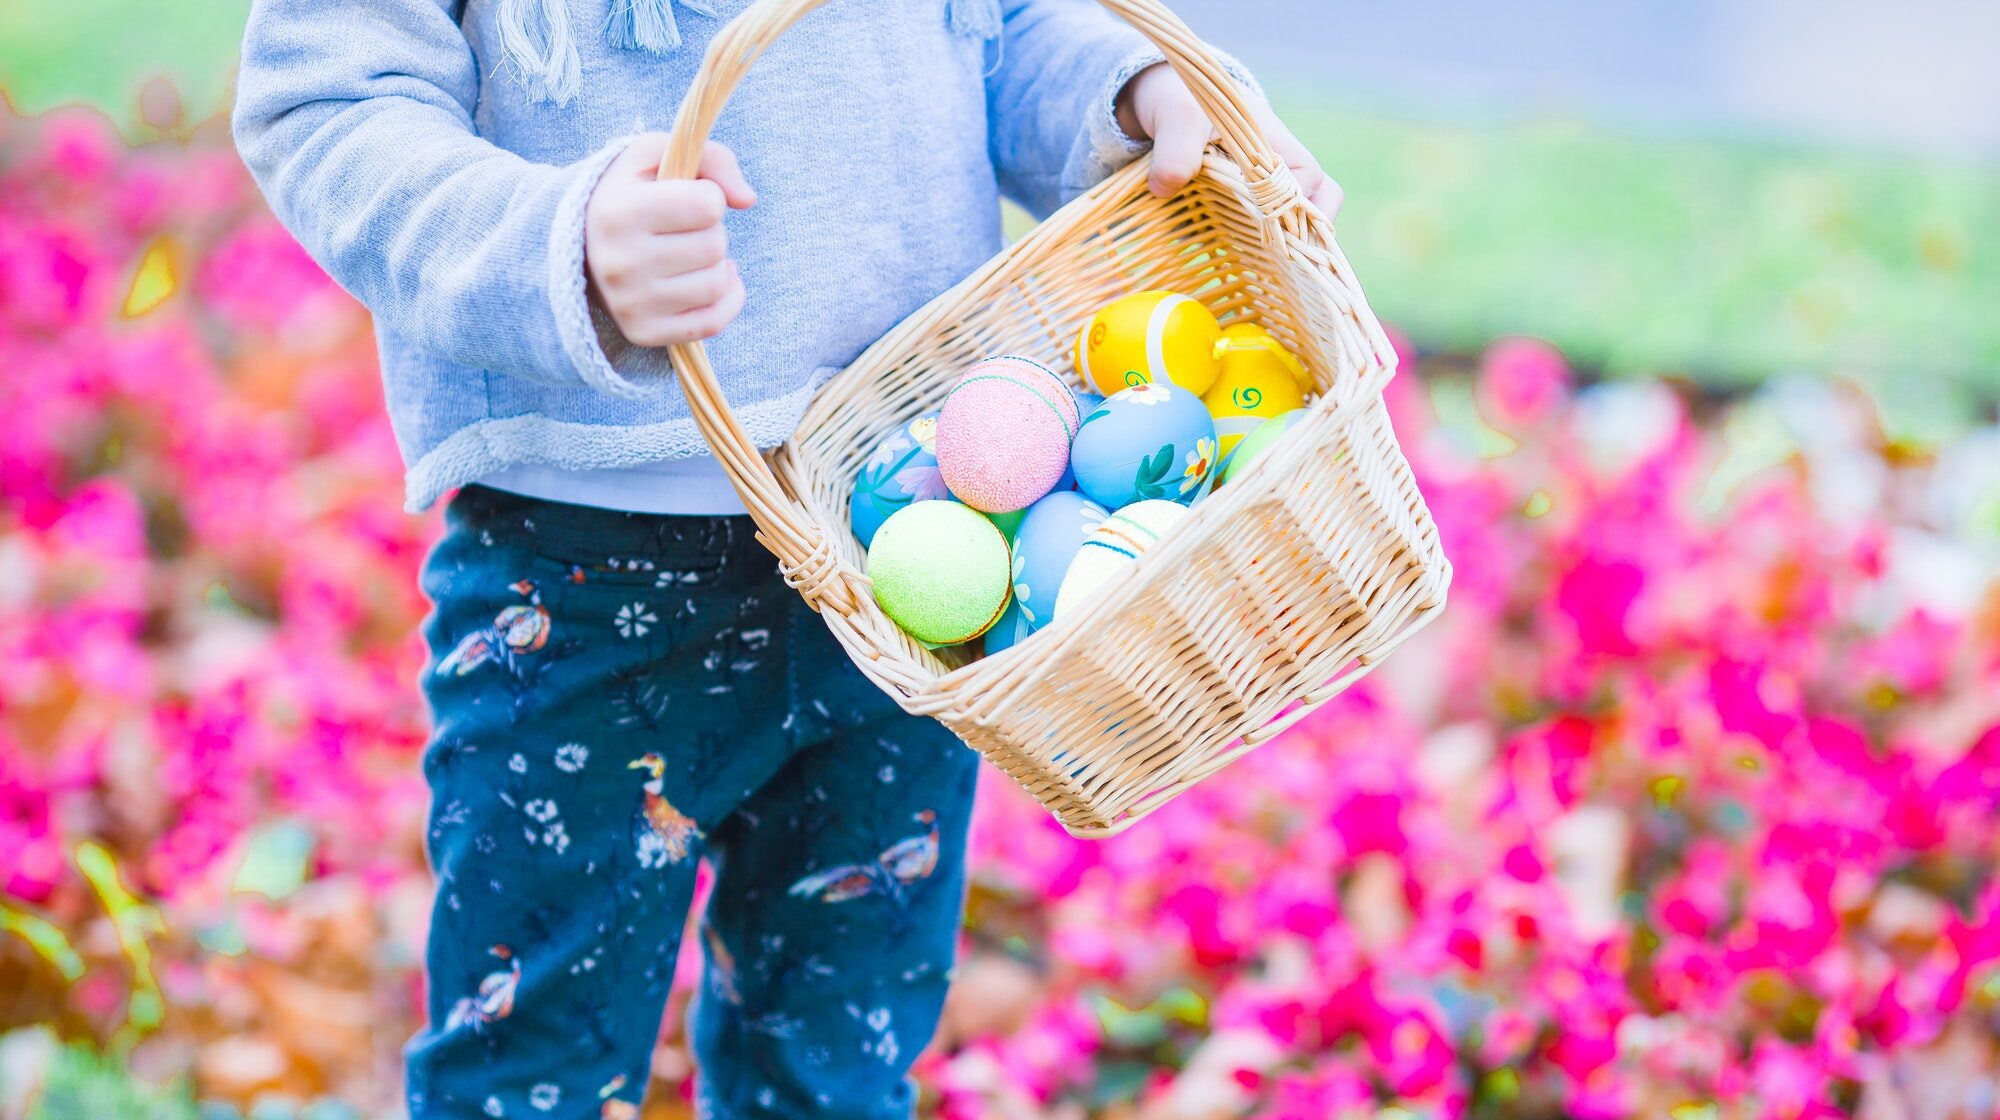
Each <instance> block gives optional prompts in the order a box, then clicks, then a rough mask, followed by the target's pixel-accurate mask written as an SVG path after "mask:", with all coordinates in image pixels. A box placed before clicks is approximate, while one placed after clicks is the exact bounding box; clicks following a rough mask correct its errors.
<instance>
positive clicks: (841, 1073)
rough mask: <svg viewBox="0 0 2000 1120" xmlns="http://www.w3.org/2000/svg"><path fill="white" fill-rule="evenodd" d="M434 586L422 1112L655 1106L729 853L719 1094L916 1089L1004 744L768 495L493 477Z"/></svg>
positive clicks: (414, 1096) (716, 988)
mask: <svg viewBox="0 0 2000 1120" xmlns="http://www.w3.org/2000/svg"><path fill="white" fill-rule="evenodd" d="M424 589H425V591H426V593H427V594H428V595H429V596H430V597H431V599H432V601H433V602H434V603H435V604H436V610H435V612H434V613H433V614H432V616H431V619H430V621H429V622H428V624H427V628H426V637H427V639H428V641H429V643H430V649H431V660H430V663H429V665H428V666H427V667H426V670H425V677H424V686H425V692H426V695H427V697H428V699H429V702H430V706H431V711H432V716H433V720H434V727H435V730H434V732H433V736H432V740H431V743H430V745H429V748H428V750H427V752H426V754H425V758H424V771H425V776H426V777H427V779H428V780H429V782H430V788H431V796H432V805H431V814H430V827H429V832H428V834H427V843H428V847H429V852H430V857H431V863H432V866H433V868H434V869H435V871H436V874H437V879H438V883H437V900H436V905H435V908H434V911H433V916H432V922H431V931H430V946H429V953H428V971H429V1009H430V1024H429V1026H428V1027H427V1028H426V1029H425V1030H424V1031H423V1033H421V1034H420V1035H418V1036H417V1037H416V1038H415V1039H414V1040H412V1041H411V1043H410V1047H409V1051H408V1059H409V1071H408V1072H409V1101H410V1112H411V1116H412V1117H413V1118H414V1120H430V1118H451V1120H459V1118H478V1117H515V1118H528V1120H535V1118H540V1117H575V1118H584V1117H590V1118H612V1120H630V1118H633V1117H636V1116H637V1115H638V1113H639V1110H638V1103H639V1099H640V1096H641V1094H642V1093H643V1092H644V1089H645V1086H646V1082H647V1071H648V1067H649V1064H650V1059H651V1055H652V1051H653V1046H654V1042H655V1040H656V1038H657V1037H658V1035H659V1028H660V1019H661V1014H662V1011H663V1008H664V1006H665V1003H666V999H667V993H668V989H669V987H670V985H671V984H672V980H673V975H674V959H675V955H676V953H677V952H678V951H679V949H680V941H681V932H682V930H683V928H684V926H685V923H686V917H687V912H688V908H689V905H690V902H691V900H692V898H693V895H694V891H695V867H696V863H697V862H698V861H699V860H702V859H707V860H708V861H709V862H710V864H711V866H712V868H713V869H714V872H715V886H714V892H713V896H712V898H711V900H710V902H709V905H708V909H707V913H706V917H705V919H704V920H703V922H702V924H701V927H700V928H701V940H702V942H703V945H702V949H703V951H704V954H705V969H704V979H703V982H702V986H701V989H700V992H699V993H698V995H697V997H696V1000H695V1007H694V1012H693V1020H694V1023H693V1030H692V1035H693V1039H694V1044H695V1051H696V1057H697V1059H698V1061H699V1063H700V1068H701V1074H700V1078H699V1084H700V1089H699V1099H698V1104H699V1105H700V1108H701V1113H702V1115H704V1116H708V1117H714V1118H716V1120H731V1118H735V1117H779V1116H783V1117H794V1118H796V1117H817V1116H827V1117H868V1118H875V1117H907V1116H909V1115H910V1114H911V1112H912V1109H913V1103H914V1100H913V1097H914V1094H913V1090H912V1089H911V1087H910V1085H909V1083H908V1080H907V1078H906V1073H907V1070H908V1068H909V1065H910V1063H911V1061H912V1060H913V1059H914V1058H915V1057H916V1055H917V1053H918V1051H920V1050H922V1049H923V1047H924V1045H925V1043H926V1042H928V1041H929V1039H930V1036H931V1033H932V1031H933V1029H934V1028H935V1026H936V1021H937V1016H938V1012H939V1009H940V1007H941V1006H942V1003H943V1000H944V993H945V987H946V985H947V983H948V982H949V979H950V975H951V969H952V955H953V951H954V948H955V944H956V935H957V932H958V928H959V922H960V912H961V909H962V907H963V904H964V890H965V872H964V862H963V854H964V845H965V832H966V825H967V819H968V817H969V816H970V814H971V810H972V796H973V785H974V779H975V765H976V756H975V755H974V754H973V753H972V752H971V751H969V750H967V749H966V748H965V747H964V746H963V745H962V744H960V743H959V742H958V740H957V739H955V738H954V737H952V736H951V734H950V733H949V732H947V731H945V730H944V729H943V728H942V727H940V726H938V725H937V724H936V723H934V722H932V721H929V720H920V719H915V718H912V717H910V716H907V715H905V714H904V713H903V712H902V711H901V710H900V709H898V708H897V707H896V706H895V704H894V703H893V702H892V701H890V700H889V699H888V697H886V696H884V695H883V694H882V693H881V692H880V691H879V690H878V689H876V688H875V687H874V686H873V685H872V684H870V683H869V682H868V681H867V680H866V678H864V677H863V676H862V675H861V674H860V673H859V671H858V670H856V669H855V668H854V666H853V665H852V664H851V663H850V662H849V661H848V659H847V657H846V655H845V654H844V653H843V652H842V651H841V650H840V648H839V646H838V645H837V644H836V643H835V642H834V640H833V637H832V635H831V634H829V633H828V632H827V630H826V627H825V626H824V625H823V624H822V623H821V622H820V621H819V619H818V618H817V617H815V616H814V615H813V614H812V613H811V611H809V610H808V609H806V607H805V605H804V604H803V602H801V601H800V600H799V598H798V596H797V595H795V594H794V593H792V592H791V591H790V590H789V589H788V588H786V586H785V584H784V582H783V581H782V580H781V579H780V578H779V576H778V574H777V571H776V562H775V561H774V560H773V559H772V558H771V556H770V555H769V554H768V553H766V552H765V551H764V550H763V548H762V547H761V546H760V545H758V544H757V543H756V542H755V541H754V540H753V539H752V530H751V526H750V522H749V519H748V518H720V517H657V516H646V515H639V514H621V513H612V512H607V511H602V510H591V509H585V508H582V507H577V506H566V505H558V504H555V503H549V502H540V501H535V500H531V499H527V498H520V497H516V496H513V495H508V494H502V493H500V492H498V491H493V490H487V489H482V488H479V487H473V488H470V489H468V490H466V491H464V492H463V493H462V494H460V495H459V497H458V498H457V499H456V500H455V501H454V502H453V503H452V504H451V507H450V509H449V511H448V513H447V527H446V532H445V536H444V539H443V540H442V541H441V542H440V543H439V544H438V546H437V548H436V550H435V551H434V552H433V553H432V555H431V557H430V559H429V560H428V562H427V564H426V566H425V569H424Z"/></svg>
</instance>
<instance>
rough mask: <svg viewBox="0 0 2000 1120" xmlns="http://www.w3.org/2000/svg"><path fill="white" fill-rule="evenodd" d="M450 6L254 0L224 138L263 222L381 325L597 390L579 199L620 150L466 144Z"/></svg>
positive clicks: (489, 365)
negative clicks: (583, 153) (552, 151)
mask: <svg viewBox="0 0 2000 1120" xmlns="http://www.w3.org/2000/svg"><path fill="white" fill-rule="evenodd" d="M459 2H460V0H344V2H343V3H339V4H330V3H326V2H325V0H255V3H254V5H253V6H252V8H251V12H250V19H249V25H248V28H247V30H246V31H245V34H244V41H243V58H242V70H241V75H240V78H239V80H238V91H237V100H236V109H235V115H234V121H233V125H234V129H235V134H236V143H237V147H238V150H239V151H240V152H241V154H242V156H243V160H244V162H245V163H246V164H247V165H248V166H249V168H250V171H251V174H252V175H253V176H254V177H255V178H256V180H257V183H258V185H259V186H260V187H261V188H262V189H263V191H264V193H265V195H266V196H267V197H268V198H269V199H270V202H271V205H272V208H273V209H274V210H275V211H276V213H277V215H278V217H279V219H280V220H281V221H283V222H284V224H285V226H286V227H287V228H288V229H289V230H290V231H291V232H292V234H293V236H295V237H297V238H298V239H299V241H300V243H301V244H303V245H304V246H305V248H306V251H307V252H308V253H310V254H311V255H312V257H313V258H314V259H315V260H316V261H318V262H319V264H320V266H321V267H323V268H325V269H326V270H327V272H328V273H329V274H331V275H332V277H333V278H334V279H335V280H336V281H337V282H339V283H340V284H341V286H343V287H344V288H346V289H347V290H348V291H349V292H351V293H352V294H353V295H354V296H355V297H356V298H358V299H359V300H361V302H362V303H364V304H366V305H367V306H368V309H369V310H370V311H371V312H373V313H374V314H375V316H376V318H377V320H378V321H379V322H380V323H381V324H382V325H383V326H384V328H386V329H387V330H389V331H391V332H393V333H395V334H396V335H397V336H399V337H400V338H402V339H404V340H406V341H408V342H409V343H410V344H411V345H413V346H415V347H417V348H419V349H421V350H423V351H425V352H427V353H430V354H433V355H435V356H437V357H440V358H443V359H446V360H448V361H451V362H455V363H458V364H461V365H466V366H471V367H474V368H478V369H485V370H491V371H494V372H498V373H504V374H510V375H515V376H520V377H526V378H532V379H535V380H539V381H545V382H552V383H555V384H560V385H568V386H575V385H579V384H581V385H588V386H590V387H593V388H595V389H597V390H599V391H601V392H605V393H608V394H611V395H614V396H621V397H634V396H640V395H643V394H645V393H647V392H650V391H651V387H650V386H648V385H644V384H640V383H638V382H635V381H633V380H628V379H627V378H625V377H624V376H622V375H621V374H619V373H618V372H617V371H616V370H615V369H614V368H613V367H612V365H611V363H610V362H609V361H607V360H606V359H605V357H604V352H603V349H602V346H601V344H600V336H599V333H598V325H597V324H596V323H595V322H594V320H593V316H592V311H591V308H590V304H589V300H588V297H587V295H586V289H585V283H584V267H583V227H584V209H585V204H586V203H587V202H588V200H589V198H590V194H591V191H592V190H593V189H594V187H595V185H596V183H597V180H598V178H599V177H600V176H601V175H602V174H603V172H604V169H605V168H606V167H607V166H608V165H609V164H610V162H611V161H612V159H613V158H615V156H616V155H617V153H618V152H619V151H620V150H621V149H622V147H623V142H622V141H621V142H618V143H614V144H611V145H609V146H607V147H605V148H604V149H602V150H601V151H599V152H597V153H596V154H594V155H592V156H590V157H588V158H586V159H583V160H580V161H578V162H577V163H574V164H571V165H569V166H567V167H554V166H549V165H546V164H538V163H532V162H530V161H528V160H525V159H522V158H521V157H519V156H516V155H513V154H512V153H509V152H506V151H503V150H501V149H500V148H498V147H496V146H495V145H493V144H491V143H489V142H487V141H485V140H483V139H481V138H480V137H478V136H477V135H475V133H474V131H473V127H472V113H473V106H474V103H475V99H476V97H477V94H478V89H479V69H478V64H477V62H476V60H475V59H474V57H473V52H472V48H471V45H470V44H469V43H467V41H466V39H465V36H464V34H463V32H462V31H461V30H460V29H459V26H458V23H457V20H456V18H455V9H456V7H457V5H458V3H459Z"/></svg>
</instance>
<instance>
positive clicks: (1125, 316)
mask: <svg viewBox="0 0 2000 1120" xmlns="http://www.w3.org/2000/svg"><path fill="white" fill-rule="evenodd" d="M1221 341H1222V325H1221V324H1220V323H1218V322H1216V321H1215V314H1214V313H1213V312H1211V311H1209V309H1208V308H1207V307H1205V306H1203V305H1202V304H1201V302H1200V301H1199V300H1194V299H1190V298H1188V297H1187V296H1184V295H1181V294H1179V293H1177V292H1139V293H1136V294H1134V295H1129V296H1126V297H1124V298H1123V299H1119V300H1115V301H1113V302H1112V303H1111V304H1110V305H1108V306H1107V307H1105V308H1104V309H1103V310H1102V311H1099V312H1098V313H1097V314H1095V315H1093V316H1091V317H1090V322H1088V323H1085V324H1084V325H1083V332H1082V333H1081V334H1079V335H1078V336H1077V339H1076V354H1075V358H1076V369H1077V372H1078V373H1080V374H1082V375H1083V379H1084V380H1085V381H1087V382H1089V383H1090V384H1092V385H1095V386H1097V390H1098V392H1100V393H1103V394H1104V395H1105V396H1107V397H1108V396H1111V395H1113V394H1115V393H1118V392H1120V391H1122V390H1125V389H1129V388H1131V387H1132V386H1134V385H1145V384H1149V383H1157V382H1163V381H1165V382H1172V383H1173V384H1175V385H1178V386H1180V387H1181V388H1183V389H1186V390H1187V391H1188V392H1190V393H1193V394H1194V395H1195V396H1197V397H1199V396H1201V395H1203V394H1205V393H1207V392H1208V390H1209V387H1210V386H1212V385H1214V384H1215V377H1216V373H1217V372H1218V369H1219V362H1218V361H1217V359H1216V354H1215V348H1216V344H1217V343H1219V342H1221Z"/></svg>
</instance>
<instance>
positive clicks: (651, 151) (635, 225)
mask: <svg viewBox="0 0 2000 1120" xmlns="http://www.w3.org/2000/svg"><path fill="white" fill-rule="evenodd" d="M666 150H667V136H666V134H665V133H663V132H653V133H647V134H646V135H644V136H641V137H639V138H638V139H636V140H634V141H632V144H631V146H630V147H628V148H626V149H625V151H624V152H623V153H622V154H621V155H619V157H618V158H617V159H616V160H615V161H613V162H612V164H611V166H610V168H608V169H607V170H606V171H605V172H604V177H603V178H602V179H601V180H599V181H598V184H597V189H596V190H595V191H594V192H592V194H591V196H590V204H589V207H588V209H587V210H586V211H585V213H584V227H583V229H584V232H583V252H584V265H585V269H586V271H588V273H589V274H590V282H591V287H592V290H593V291H594V293H595V295H596V297H597V299H598V301H599V302H600V303H601V304H603V306H604V309H605V310H606V311H609V312H610V313H611V318H612V319H613V320H614V321H616V322H617V324H618V329H619V330H620V331H622V332H624V334H625V337H626V338H628V339H630V340H631V341H632V342H634V343H636V344H638V345H640V346H672V345H674V344H676V343H683V342H693V341H695V340H697V339H705V338H713V337H715V336H716V335H718V334H721V333H722V330H723V328H724V327H727V326H728V325H729V324H730V323H732V322H734V321H735V319H736V314H737V312H739V311H742V310H743V278H742V277H741V276H739V275H738V274H737V271H736V262H735V261H732V260H730V259H729V239H728V237H727V236H726V235H725V234H724V233H723V231H722V215H723V212H724V207H725V206H727V207H732V208H734V209H737V210H747V209H749V208H750V207H751V206H752V205H754V204H755V203H756V201H757V192H756V191H753V190H751V189H750V184H749V183H748V182H747V181H745V180H744V178H743V169H742V168H740V167H738V166H737V164H736V155H735V153H733V152H731V151H730V150H729V149H728V148H725V147H723V146H722V145H721V144H717V143H714V142H713V141H711V142H710V143H709V145H708V149H707V151H706V152H704V153H703V155H702V157H701V167H700V169H699V171H698V172H697V174H699V175H700V178H698V179H666V180H662V179H659V178H657V177H656V176H657V175H658V173H659V167H660V157H661V156H662V155H664V154H665V153H666Z"/></svg>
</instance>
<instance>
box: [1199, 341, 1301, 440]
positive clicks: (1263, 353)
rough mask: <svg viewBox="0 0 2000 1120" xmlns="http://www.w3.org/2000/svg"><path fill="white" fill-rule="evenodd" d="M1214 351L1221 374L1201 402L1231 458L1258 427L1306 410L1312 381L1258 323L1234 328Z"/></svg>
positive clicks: (1291, 355)
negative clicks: (1206, 408) (1205, 406)
mask: <svg viewBox="0 0 2000 1120" xmlns="http://www.w3.org/2000/svg"><path fill="white" fill-rule="evenodd" d="M1215 352H1216V354H1217V355H1218V357H1219V358H1220V359H1221V361H1220V364H1221V373H1220V375H1219V376H1218V377H1217V378H1216V379H1215V384H1214V385H1213V386H1212V387H1211V388H1210V389H1209V390H1208V392H1207V393H1205V394H1203V395H1202V398H1201V403H1203V404H1205V405H1207V406H1208V413H1209V415H1210V416H1213V417H1215V435H1216V438H1217V439H1218V440H1220V441H1221V453H1222V456H1223V457H1224V458H1227V457H1228V456H1229V453H1230V452H1231V451H1234V450H1236V445H1237V444H1238V443H1240V442H1242V439H1243V437H1244V436H1247V435H1249V434H1250V433H1251V432H1253V431H1255V430H1256V429H1257V425H1259V424H1262V423H1263V422H1264V421H1266V420H1268V419H1270V418H1271V417H1273V416H1282V415H1284V414H1285V413H1287V412H1290V411H1292V410H1293V409H1296V408H1303V407H1305V403H1306V390H1307V389H1309V388H1311V386H1312V378H1311V376H1310V375H1309V374H1307V373H1306V368H1305V366H1303V365H1301V364H1300V363H1299V359H1298V357H1297V356H1296V355H1294V354H1293V353H1292V352H1291V351H1290V350H1287V349H1285V346H1284V344H1283V343H1281V342H1279V341H1278V340H1277V338H1276V337H1274V336H1273V335H1272V334H1271V332H1270V331H1267V330H1265V329H1264V328H1263V327H1260V326H1258V325H1256V324H1255V323H1233V324H1231V325H1230V327H1229V329H1227V330H1225V331H1223V332H1222V341H1221V342H1220V343H1218V344H1217V345H1216V348H1215Z"/></svg>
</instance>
